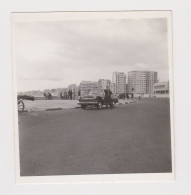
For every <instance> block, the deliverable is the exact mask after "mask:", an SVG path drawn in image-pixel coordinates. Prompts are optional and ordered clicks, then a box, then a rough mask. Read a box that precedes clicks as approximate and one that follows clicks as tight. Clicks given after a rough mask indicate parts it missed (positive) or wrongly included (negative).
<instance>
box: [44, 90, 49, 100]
mask: <svg viewBox="0 0 191 195" xmlns="http://www.w3.org/2000/svg"><path fill="white" fill-rule="evenodd" d="M44 97H45V99H46V100H47V98H48V97H47V95H46V93H45V92H44Z"/></svg>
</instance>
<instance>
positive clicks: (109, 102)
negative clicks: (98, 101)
mask: <svg viewBox="0 0 191 195" xmlns="http://www.w3.org/2000/svg"><path fill="white" fill-rule="evenodd" d="M104 94H105V104H106V108H108V105H109V106H110V108H111V109H112V108H113V102H112V99H111V95H112V91H111V90H110V89H109V86H107V87H106V89H105V90H104Z"/></svg>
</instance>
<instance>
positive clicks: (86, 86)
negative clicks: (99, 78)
mask: <svg viewBox="0 0 191 195" xmlns="http://www.w3.org/2000/svg"><path fill="white" fill-rule="evenodd" d="M78 89H79V90H81V95H87V94H88V93H89V91H90V90H92V89H98V83H97V82H92V81H82V82H80V85H79V86H78Z"/></svg>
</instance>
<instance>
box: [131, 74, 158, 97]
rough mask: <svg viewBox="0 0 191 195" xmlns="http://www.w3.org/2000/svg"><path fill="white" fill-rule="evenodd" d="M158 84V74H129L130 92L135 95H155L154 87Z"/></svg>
mask: <svg viewBox="0 0 191 195" xmlns="http://www.w3.org/2000/svg"><path fill="white" fill-rule="evenodd" d="M157 82H158V73H157V72H154V71H131V72H128V92H129V93H132V92H134V93H135V94H153V93H154V91H153V86H154V84H155V83H157Z"/></svg>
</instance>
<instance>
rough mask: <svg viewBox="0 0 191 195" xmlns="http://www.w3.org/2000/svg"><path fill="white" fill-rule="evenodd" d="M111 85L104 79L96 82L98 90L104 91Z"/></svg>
mask: <svg viewBox="0 0 191 195" xmlns="http://www.w3.org/2000/svg"><path fill="white" fill-rule="evenodd" d="M110 85H111V81H110V80H108V79H107V80H106V79H99V80H98V87H99V89H106V87H107V86H109V88H110Z"/></svg>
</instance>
